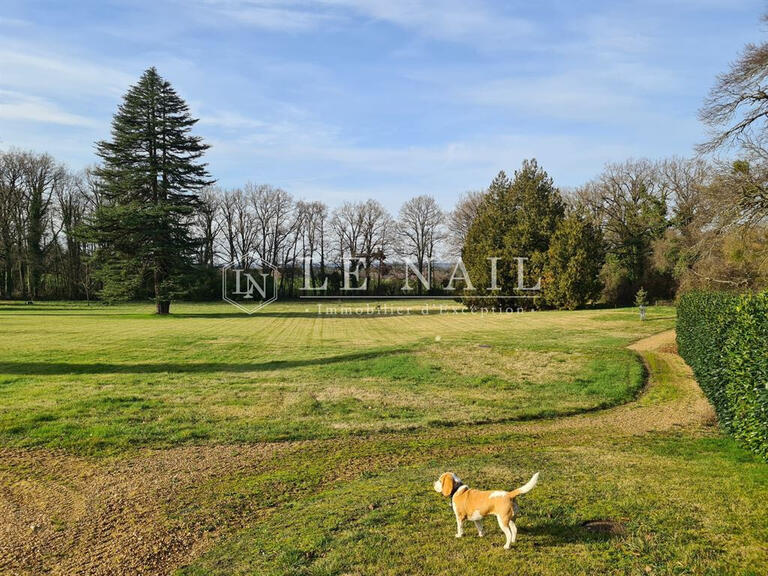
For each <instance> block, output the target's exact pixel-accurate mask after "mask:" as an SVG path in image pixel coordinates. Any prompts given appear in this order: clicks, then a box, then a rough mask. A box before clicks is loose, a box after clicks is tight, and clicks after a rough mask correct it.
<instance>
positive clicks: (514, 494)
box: [509, 472, 539, 498]
mask: <svg viewBox="0 0 768 576" xmlns="http://www.w3.org/2000/svg"><path fill="white" fill-rule="evenodd" d="M538 481H539V473H538V472H536V474H534V475H533V476H532V477H531V479H530V480H528V482H527V483H526V484H524V485H523V486H520V488H518V489H517V490H512V492H510V493H509V497H510V498H517V497H518V496H520V494H527V493H528V492H530V491H531V490H533V488H534V486H536V483H537V482H538Z"/></svg>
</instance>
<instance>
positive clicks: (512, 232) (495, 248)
mask: <svg viewBox="0 0 768 576" xmlns="http://www.w3.org/2000/svg"><path fill="white" fill-rule="evenodd" d="M564 211H565V208H564V205H563V200H562V197H561V196H560V192H559V191H558V189H557V188H555V186H554V183H553V181H552V178H550V177H549V175H547V173H546V172H545V171H544V170H543V169H542V168H541V167H540V166H539V165H538V163H537V162H536V160H525V161H523V165H522V167H521V168H520V170H516V171H515V177H514V178H513V179H512V180H511V181H510V179H509V178H508V177H507V175H506V174H505V173H504V172H500V173H499V175H498V176H496V178H495V179H494V180H493V182H492V183H491V185H490V187H489V188H488V194H487V195H486V196H485V198H484V200H483V203H482V204H481V205H480V208H479V210H478V215H477V217H476V218H475V220H474V221H473V222H472V225H471V226H470V228H469V231H468V233H467V238H466V242H465V244H464V249H463V250H462V257H463V259H464V262H465V264H466V266H467V271H468V273H469V275H470V277H471V279H472V282H473V283H474V284H475V287H476V288H477V289H478V292H479V294H478V295H483V293H482V292H483V289H486V288H488V287H489V286H490V264H489V260H488V259H489V258H494V257H495V258H500V259H501V260H499V261H498V268H497V286H498V288H499V291H498V292H497V293H496V294H497V295H501V296H510V295H518V296H528V295H529V293H527V292H525V293H520V292H519V291H518V290H517V286H518V278H517V264H516V260H515V258H527V259H528V261H526V262H525V263H524V271H525V277H524V285H525V286H526V287H532V286H534V285H535V284H536V283H537V280H538V279H539V277H540V276H541V273H542V268H543V264H544V261H545V257H546V253H547V250H548V249H549V241H550V239H551V237H552V235H553V234H554V232H555V228H556V227H557V225H558V223H559V222H560V221H561V220H562V218H563V214H564ZM487 294H488V295H489V299H488V300H487V301H485V302H483V303H482V304H483V305H492V306H497V307H504V306H508V305H509V304H510V303H509V301H508V300H507V301H505V300H502V299H497V298H493V297H492V296H493V294H492V293H490V292H487ZM478 304H480V302H479V301H475V302H474V305H478Z"/></svg>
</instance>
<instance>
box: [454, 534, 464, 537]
mask: <svg viewBox="0 0 768 576" xmlns="http://www.w3.org/2000/svg"><path fill="white" fill-rule="evenodd" d="M462 536H464V534H456V538H461V537H462Z"/></svg>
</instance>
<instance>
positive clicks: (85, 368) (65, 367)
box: [0, 348, 409, 376]
mask: <svg viewBox="0 0 768 576" xmlns="http://www.w3.org/2000/svg"><path fill="white" fill-rule="evenodd" d="M408 351H409V350H408V348H393V349H389V350H374V351H368V352H355V353H353V354H340V355H338V356H327V357H320V358H303V359H295V360H271V361H267V362H234V363H233V362H163V363H157V364H154V363H144V364H106V363H93V364H90V363H70V362H0V374H16V375H25V376H36V375H55V374H162V373H183V374H190V373H205V372H268V371H274V370H288V369H291V368H301V367H304V366H324V365H327V364H338V363H342V362H354V361H358V360H373V359H377V358H381V357H384V356H392V355H396V354H403V353H406V352H408Z"/></svg>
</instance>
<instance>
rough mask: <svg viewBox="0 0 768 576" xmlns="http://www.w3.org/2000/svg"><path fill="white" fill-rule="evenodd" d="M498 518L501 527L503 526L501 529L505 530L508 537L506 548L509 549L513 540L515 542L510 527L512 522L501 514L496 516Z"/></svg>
mask: <svg viewBox="0 0 768 576" xmlns="http://www.w3.org/2000/svg"><path fill="white" fill-rule="evenodd" d="M496 519H497V520H498V521H499V528H501V531H502V532H504V536H506V537H507V542H506V543H505V544H504V549H505V550H509V549H510V547H511V546H512V542H514V537H513V536H512V530H510V529H509V524H511V523H512V522H511V521H510V520H507V519H506V518H502V517H501V516H496Z"/></svg>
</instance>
